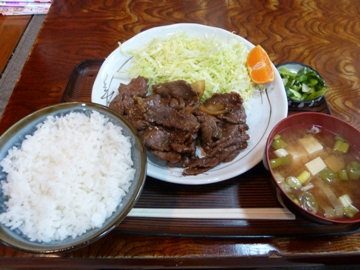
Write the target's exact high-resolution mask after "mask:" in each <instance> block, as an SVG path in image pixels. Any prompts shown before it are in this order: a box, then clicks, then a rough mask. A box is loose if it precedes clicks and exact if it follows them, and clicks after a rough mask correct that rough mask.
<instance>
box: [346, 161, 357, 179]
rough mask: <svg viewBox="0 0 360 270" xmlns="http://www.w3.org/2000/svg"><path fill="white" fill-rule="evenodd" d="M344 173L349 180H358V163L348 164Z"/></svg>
mask: <svg viewBox="0 0 360 270" xmlns="http://www.w3.org/2000/svg"><path fill="white" fill-rule="evenodd" d="M346 171H347V174H348V176H349V178H350V179H351V180H358V179H359V178H360V164H359V163H358V162H356V161H352V162H350V163H349V164H348V165H347V166H346Z"/></svg>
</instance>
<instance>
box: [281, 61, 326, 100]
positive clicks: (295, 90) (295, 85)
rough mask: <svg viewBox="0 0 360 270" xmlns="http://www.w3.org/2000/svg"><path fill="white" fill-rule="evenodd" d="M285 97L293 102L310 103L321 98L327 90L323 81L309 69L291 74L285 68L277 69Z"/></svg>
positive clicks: (305, 68)
mask: <svg viewBox="0 0 360 270" xmlns="http://www.w3.org/2000/svg"><path fill="white" fill-rule="evenodd" d="M278 71H279V73H280V76H281V78H282V81H283V84H284V86H285V90H286V94H287V96H288V97H289V98H290V99H292V100H295V101H310V100H313V99H316V98H318V97H321V96H323V95H324V94H325V92H326V90H327V87H328V86H327V84H326V83H325V81H324V79H323V78H321V76H320V75H319V74H318V73H317V72H315V71H314V70H312V69H310V68H309V67H304V68H302V69H300V70H299V71H298V72H292V71H291V70H289V69H288V68H286V67H284V66H283V67H280V68H279V69H278Z"/></svg>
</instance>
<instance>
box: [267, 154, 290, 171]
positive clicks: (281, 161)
mask: <svg viewBox="0 0 360 270" xmlns="http://www.w3.org/2000/svg"><path fill="white" fill-rule="evenodd" d="M290 161H291V157H290V156H289V155H288V156H284V157H279V158H273V159H270V167H271V168H272V169H274V168H276V167H279V166H282V165H286V164H289V163H290Z"/></svg>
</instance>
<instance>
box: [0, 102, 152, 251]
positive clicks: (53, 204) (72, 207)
mask: <svg viewBox="0 0 360 270" xmlns="http://www.w3.org/2000/svg"><path fill="white" fill-rule="evenodd" d="M145 178H146V153H145V149H144V147H143V145H142V143H141V141H140V140H139V138H138V136H137V132H136V130H135V129H134V128H133V127H132V125H131V124H130V123H129V122H128V121H127V120H126V119H125V118H123V117H122V116H121V115H120V114H118V113H117V112H115V111H113V110H111V109H109V108H107V107H105V106H102V105H97V104H92V103H61V104H57V105H53V106H50V107H47V108H44V109H41V110H39V111H37V112H34V113H32V114H30V115H28V116H27V117H25V118H23V119H22V120H20V121H19V122H17V123H16V124H14V125H13V126H12V127H10V128H9V129H8V130H7V131H6V132H5V133H4V134H3V135H2V136H1V137H0V239H1V241H2V242H3V243H4V244H6V245H9V246H11V247H14V248H16V249H19V250H22V251H27V252H34V253H53V252H61V251H67V250H70V249H71V250H73V249H77V248H80V247H83V246H85V245H88V244H90V243H93V242H94V241H96V240H98V239H99V238H101V237H103V236H104V235H106V234H107V233H109V232H110V231H111V230H112V229H114V228H115V227H116V226H118V225H119V224H120V222H121V221H122V220H123V219H124V218H125V217H126V215H127V214H128V213H129V212H130V210H131V209H132V207H133V206H134V205H135V203H136V202H137V199H138V198H139V196H140V193H141V191H142V188H143V185H144V182H145Z"/></svg>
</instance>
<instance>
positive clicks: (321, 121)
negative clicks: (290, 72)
mask: <svg viewBox="0 0 360 270" xmlns="http://www.w3.org/2000/svg"><path fill="white" fill-rule="evenodd" d="M314 125H315V126H318V127H321V128H322V129H325V130H327V131H330V132H331V133H335V134H337V135H339V136H341V137H342V138H343V139H345V140H346V141H347V142H348V143H350V145H351V146H350V147H351V148H352V151H355V153H356V155H357V156H358V157H359V156H360V140H359V138H360V131H359V130H357V129H356V128H355V127H353V126H351V125H350V124H348V123H347V122H345V121H343V120H341V119H339V118H337V117H334V116H331V115H328V114H324V113H315V112H303V113H297V114H293V115H291V116H289V117H287V118H285V119H283V120H282V121H280V122H279V123H278V124H277V125H275V127H274V128H273V129H272V131H271V132H270V134H269V137H268V139H267V142H266V148H265V151H264V158H263V164H264V166H265V168H266V169H267V170H268V171H269V172H270V174H271V176H272V177H271V180H272V181H271V185H272V187H273V188H274V189H273V190H274V194H275V196H277V198H278V200H279V202H280V203H281V204H282V205H283V206H284V207H286V208H288V209H289V210H290V211H291V212H293V213H294V214H295V215H297V216H302V217H303V218H306V219H308V220H311V221H314V222H317V223H321V224H351V223H358V222H360V212H358V213H357V214H355V215H354V216H353V217H352V218H348V217H344V218H342V219H332V218H326V217H324V216H322V215H317V214H314V213H312V212H310V211H307V210H305V209H304V208H302V207H301V206H300V205H299V204H297V203H295V202H294V201H293V199H292V198H291V197H290V196H289V195H288V194H287V193H286V192H285V191H284V190H283V188H282V187H281V185H280V184H279V183H278V182H277V181H276V179H275V174H274V172H273V170H272V169H271V166H270V158H269V153H270V151H273V150H274V148H273V147H272V146H271V143H272V141H273V139H274V137H275V136H276V135H277V134H279V133H282V131H284V130H285V129H288V128H294V130H296V129H297V128H299V127H305V128H309V129H310V128H311V127H313V126H314ZM351 181H357V183H358V186H359V188H360V179H359V180H351ZM357 208H358V209H359V210H360V205H357Z"/></svg>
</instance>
